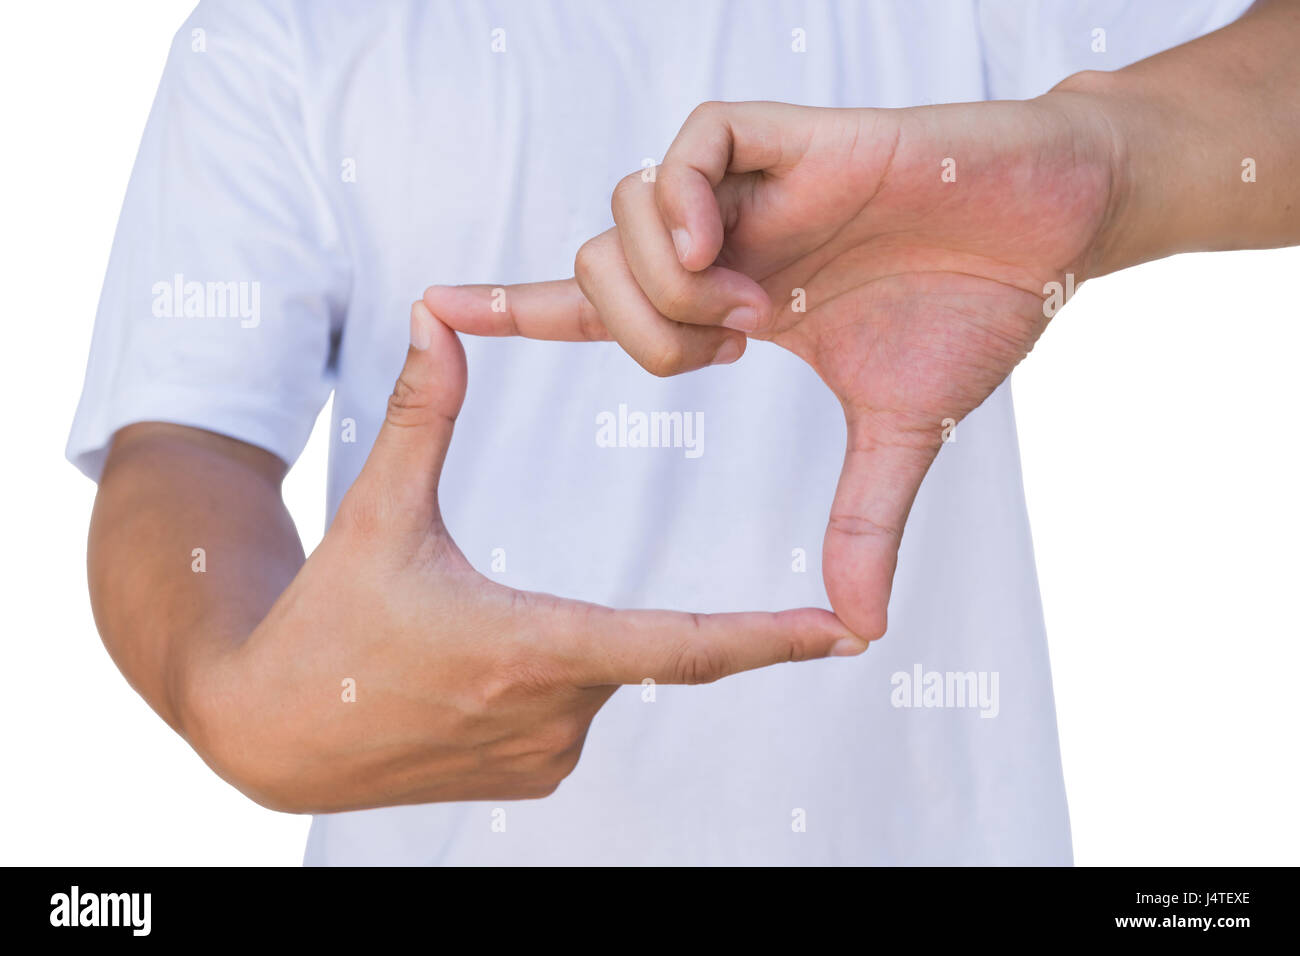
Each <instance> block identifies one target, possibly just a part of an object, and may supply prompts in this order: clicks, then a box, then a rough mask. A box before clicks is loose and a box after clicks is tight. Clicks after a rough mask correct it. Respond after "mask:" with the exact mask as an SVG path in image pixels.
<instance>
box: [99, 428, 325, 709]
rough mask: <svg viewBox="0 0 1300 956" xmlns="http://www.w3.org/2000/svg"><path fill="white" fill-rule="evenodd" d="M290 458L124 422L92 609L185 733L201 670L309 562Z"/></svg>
mask: <svg viewBox="0 0 1300 956" xmlns="http://www.w3.org/2000/svg"><path fill="white" fill-rule="evenodd" d="M284 472H285V466H284V465H283V463H281V462H280V461H279V460H278V459H277V458H275V456H273V455H271V454H270V453H269V452H265V451H262V450H260V449H256V448H253V447H251V446H249V445H246V444H243V443H242V442H238V441H235V440H233V439H229V438H224V437H222V436H219V435H215V434H212V433H210V432H204V431H199V430H197V429H192V428H184V427H182V426H178V425H165V424H157V423H146V424H141V425H133V426H129V427H127V428H124V429H123V430H122V431H121V432H119V433H118V435H117V437H116V439H115V441H114V444H113V448H112V451H111V452H110V454H109V457H108V461H107V463H106V465H105V468H104V473H103V477H102V478H101V480H100V487H99V494H98V496H97V497H96V499H95V510H94V515H93V517H92V519H91V526H90V544H89V562H88V563H89V576H90V595H91V604H92V606H93V608H94V612H95V621H96V624H97V625H98V627H99V631H100V634H101V635H102V636H103V639H104V643H105V645H106V646H107V648H108V650H109V653H110V654H111V655H112V656H113V659H114V661H116V663H117V665H118V667H119V668H121V670H122V673H123V674H125V675H126V677H127V679H128V680H129V681H130V682H131V685H132V686H133V687H135V689H136V690H137V691H139V692H140V694H141V695H142V696H143V697H144V698H145V699H146V700H147V701H148V702H149V704H150V705H151V706H152V707H153V708H154V710H156V711H157V712H158V713H159V715H161V716H162V717H163V719H164V720H166V721H167V722H168V723H169V724H170V725H171V726H172V727H173V728H175V729H176V730H177V731H179V732H181V733H182V734H187V731H192V729H193V728H192V727H187V723H188V711H189V707H190V704H191V702H190V701H189V700H188V698H187V694H188V689H189V687H190V685H191V682H192V679H193V677H194V676H195V675H196V674H197V673H199V672H200V671H201V670H202V669H203V668H204V667H210V666H212V665H213V663H214V662H215V661H216V659H217V658H218V657H219V656H220V655H221V654H222V652H224V651H227V650H230V649H231V648H233V647H235V646H237V645H238V644H239V643H241V642H242V641H243V640H244V639H245V638H246V637H247V636H248V635H249V634H250V633H251V632H252V630H253V628H254V627H256V625H257V624H258V622H260V621H261V619H262V618H263V617H264V616H265V614H266V612H267V610H269V609H270V607H271V605H272V604H273V603H274V602H275V599H276V597H277V596H278V595H279V594H280V592H281V591H283V590H284V588H285V586H286V585H287V584H288V583H289V581H290V580H291V579H292V578H293V575H294V574H295V573H296V572H297V570H298V568H299V567H301V565H302V562H303V553H302V545H301V544H300V543H299V540H298V535H297V532H296V530H295V529H294V526H293V522H292V520H291V519H290V517H289V514H288V511H287V510H286V509H285V507H284V504H283V502H282V501H281V498H280V481H281V479H282V478H283V476H284Z"/></svg>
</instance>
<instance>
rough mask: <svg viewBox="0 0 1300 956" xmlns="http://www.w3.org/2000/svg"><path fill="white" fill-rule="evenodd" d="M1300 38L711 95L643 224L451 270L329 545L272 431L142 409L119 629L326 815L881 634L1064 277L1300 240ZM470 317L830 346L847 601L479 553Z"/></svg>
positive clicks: (639, 190) (564, 755) (433, 796)
mask: <svg viewBox="0 0 1300 956" xmlns="http://www.w3.org/2000/svg"><path fill="white" fill-rule="evenodd" d="M1298 45H1300V3H1297V2H1296V0H1275V2H1272V3H1266V4H1259V5H1257V7H1256V8H1255V9H1254V10H1253V11H1252V12H1251V13H1250V14H1249V15H1248V16H1246V17H1244V18H1243V19H1242V20H1241V21H1239V22H1238V23H1236V24H1233V25H1232V26H1230V27H1228V28H1225V29H1224V30H1222V31H1219V32H1218V33H1216V34H1213V35H1211V36H1208V37H1205V38H1202V39H1201V40H1198V41H1195V42H1194V43H1191V44H1187V45H1186V46H1184V47H1180V48H1178V49H1176V50H1174V51H1170V52H1168V53H1165V54H1161V55H1160V56H1157V57H1153V58H1151V59H1149V60H1146V61H1143V62H1142V63H1139V64H1136V65H1134V66H1132V67H1129V68H1127V69H1125V70H1121V71H1118V72H1117V73H1114V74H1092V73H1088V74H1079V75H1077V76H1075V77H1072V78H1070V79H1069V80H1067V81H1066V82H1065V83H1063V84H1062V85H1061V86H1059V87H1058V88H1057V89H1056V90H1054V91H1053V92H1052V93H1049V94H1047V95H1046V96H1043V97H1039V98H1038V99H1036V100H1032V101H1028V102H1020V103H983V104H964V105H954V106H943V107H928V108H922V109H910V110H889V111H886V110H814V109H807V108H800V107H793V106H788V105H783V104H730V105H728V104H706V105H705V106H703V107H701V108H700V109H698V110H697V111H696V112H695V113H694V114H692V116H691V118H690V120H688V122H687V124H686V125H685V126H684V127H683V129H682V132H681V133H680V134H679V136H678V138H677V140H676V141H675V142H674V144H673V146H672V148H671V149H670V150H669V152H668V154H667V155H666V157H665V161H664V163H663V165H662V166H661V167H660V168H659V170H658V175H657V177H656V179H655V181H654V182H651V183H646V182H644V181H643V180H642V179H641V177H640V175H639V174H637V175H635V176H632V177H629V178H628V179H627V180H625V181H624V182H623V183H622V184H620V186H619V188H618V190H617V191H616V193H615V196H614V203H613V206H614V214H615V222H616V227H615V229H613V230H611V231H610V232H608V233H606V234H604V235H602V236H600V237H596V238H595V239H593V240H592V241H591V242H589V243H588V244H586V245H585V246H584V247H583V250H582V252H581V253H580V254H579V256H578V260H577V263H576V264H575V278H574V279H573V280H565V281H559V282H552V283H541V284H536V285H530V286H517V287H510V288H509V291H508V294H507V304H508V310H507V311H506V312H505V313H496V312H493V311H491V308H490V304H489V303H490V290H489V289H487V288H485V287H460V288H434V289H430V290H429V291H428V292H426V294H425V296H424V300H423V303H417V304H416V306H415V307H413V310H412V348H411V350H410V352H409V353H408V356H407V362H406V366H405V368H404V369H403V372H402V375H401V377H400V379H399V381H398V383H397V386H396V388H395V390H394V393H393V397H392V399H391V400H390V403H389V409H388V418H387V421H386V423H385V425H384V427H383V429H382V430H381V434H380V436H379V438H378V440H377V441H376V443H375V446H374V448H373V450H372V452H371V455H370V458H369V459H368V461H367V463H366V466H365V468H364V469H363V471H362V473H361V475H360V477H359V478H358V480H357V482H356V483H355V484H354V486H353V487H352V488H351V490H350V491H349V492H348V494H347V496H346V497H345V499H344V501H343V503H342V506H341V508H340V511H339V514H338V515H337V516H336V519H335V521H334V522H333V524H332V525H331V527H330V530H329V532H328V533H327V534H326V536H325V538H324V540H323V542H322V543H321V545H320V547H319V548H318V549H317V550H316V551H315V552H313V554H312V555H311V557H310V558H307V559H306V560H304V557H303V553H302V548H301V545H300V544H299V541H298V538H297V534H296V532H295V530H294V528H293V524H292V522H291V520H290V518H289V515H288V513H287V511H286V509H285V507H284V505H283V502H282V500H281V498H280V483H281V481H282V479H283V477H284V474H285V471H286V467H285V465H284V464H283V463H282V462H280V461H279V460H278V459H276V458H275V457H274V456H273V455H271V454H269V453H267V452H265V451H262V450H260V449H257V448H254V447H252V446H249V445H246V444H244V443H241V442H238V441H235V440H233V439H229V438H225V437H222V436H218V435H213V434H210V433H207V432H203V431H199V430H196V429H191V428H184V427H181V426H175V425H167V424H162V423H150V422H146V423H140V424H137V425H132V426H129V427H127V428H124V429H122V430H121V431H120V432H118V434H117V435H116V437H115V440H114V443H113V446H112V449H111V451H110V454H109V456H108V460H107V463H106V466H105V469H104V472H103V475H102V478H101V481H100V489H99V495H98V497H97V499H96V505H95V512H94V515H93V518H92V522H91V532H90V545H89V572H90V588H91V599H92V605H93V607H94V611H95V616H96V622H97V624H98V626H99V629H100V633H101V635H102V636H103V639H104V642H105V644H106V646H107V647H108V649H109V651H110V653H111V654H112V655H113V658H114V660H115V661H116V662H117V663H118V665H119V667H120V668H121V669H122V671H123V673H124V674H125V675H126V677H127V679H128V680H129V681H130V682H131V684H132V686H134V687H135V688H136V689H137V690H138V691H139V692H140V693H141V694H142V695H143V696H144V697H145V699H146V700H148V701H149V703H150V704H151V705H152V706H153V707H154V709H155V710H156V711H157V712H158V713H159V714H160V715H161V716H162V717H163V718H164V719H165V720H167V721H168V723H170V724H171V725H172V726H173V727H174V728H175V729H176V730H177V731H178V732H180V733H181V734H182V735H184V736H185V737H186V739H187V740H189V742H190V743H191V744H192V745H193V746H194V747H195V749H196V750H197V751H198V752H199V754H200V755H202V756H203V758H204V759H205V760H207V761H208V763H209V764H210V765H211V766H212V767H213V768H214V769H215V770H216V771H217V772H218V773H220V774H221V775H222V776H223V777H225V778H226V779H227V780H229V781H230V782H231V783H233V784H234V785H235V786H237V787H239V788H240V789H241V790H243V791H244V792H245V793H246V794H248V795H249V796H250V797H252V798H253V799H255V800H258V801H259V802H261V803H263V804H264V805H266V806H270V807H274V808H277V809H283V810H290V811H299V812H318V811H333V810H346V809H359V808H364V807H374V806H387V805H393V804H401V803H417V802H433V801H441V800H471V799H515V798H525V797H540V796H544V795H546V794H548V793H550V792H551V791H553V790H554V788H555V787H556V786H557V785H558V783H559V782H560V781H561V780H562V779H563V777H564V776H565V775H566V774H567V773H568V772H569V771H570V770H571V769H572V768H573V766H574V765H575V763H576V761H577V759H578V757H579V754H580V752H581V747H582V743H583V740H584V738H585V735H586V731H587V728H588V726H589V724H590V721H591V718H592V716H593V715H594V714H595V713H596V712H597V710H598V709H599V707H600V706H601V705H602V704H603V703H604V701H605V700H606V699H607V698H608V697H609V695H610V694H611V693H612V691H613V690H614V688H616V687H617V686H618V685H619V684H622V683H633V684H637V683H640V682H641V681H642V680H643V679H644V678H647V677H649V678H652V679H654V680H656V681H659V682H683V683H697V682H703V681H709V680H714V679H717V678H720V677H722V676H724V675H726V674H730V673H734V672H736V671H740V670H745V669H749V668H753V667H761V666H766V665H770V664H773V663H780V662H786V661H792V660H805V659H808V658H814V657H821V656H826V655H828V654H851V653H859V652H861V650H862V649H863V648H864V647H865V645H864V643H863V640H866V639H874V638H876V637H878V636H880V635H881V634H883V633H884V630H885V627H886V618H885V607H886V604H887V601H888V596H889V589H890V587H891V583H892V577H893V572H894V567H895V563H896V560H897V549H898V542H899V540H900V538H901V535H902V533H903V529H904V526H905V523H906V518H907V513H908V510H909V509H910V507H911V503H912V500H913V498H914V496H915V494H916V490H917V487H918V486H919V484H920V481H921V479H922V477H923V476H924V474H925V472H926V469H927V468H928V467H929V464H930V462H931V461H932V460H933V458H934V456H935V454H936V453H937V451H938V449H939V447H940V445H941V439H942V428H943V421H944V419H953V420H956V421H960V420H961V419H962V417H964V415H965V414H967V413H968V412H969V411H970V410H972V409H973V408H975V407H976V406H977V405H978V404H979V403H980V402H981V401H983V400H984V398H985V397H987V396H988V394H989V393H990V392H991V391H992V390H993V389H994V388H995V387H996V386H997V385H998V384H999V383H1000V382H1001V381H1002V380H1003V379H1004V378H1005V377H1006V375H1007V374H1008V373H1009V372H1010V370H1011V369H1012V368H1013V367H1014V366H1015V365H1016V364H1017V363H1018V362H1019V361H1020V360H1021V359H1022V358H1023V357H1024V356H1025V355H1026V354H1027V353H1028V351H1029V350H1030V348H1032V346H1033V344H1034V341H1035V340H1036V339H1037V337H1038V335H1039V334H1040V333H1041V332H1042V330H1043V328H1044V326H1045V325H1046V324H1047V317H1046V316H1045V314H1044V311H1043V300H1044V285H1045V284H1046V283H1048V282H1052V281H1057V282H1061V281H1063V280H1064V276H1065V273H1067V272H1070V273H1073V274H1074V275H1075V281H1076V284H1078V283H1079V282H1082V281H1083V280H1085V279H1086V278H1088V277H1090V276H1094V275H1101V274H1104V273H1106V272H1109V271H1113V270H1115V269H1119V268H1123V267H1125V266H1127V265H1132V264H1134V263H1137V262H1142V261H1146V260H1148V259H1152V258H1157V257H1159V256H1163V255H1169V254H1171V253H1174V252H1180V251H1188V250H1192V249H1226V248H1248V247H1264V246H1276V245H1284V244H1291V243H1296V242H1300V217H1298V216H1297V214H1296V201H1297V193H1300V168H1298V167H1300V115H1298V113H1300V97H1297V96H1296V95H1295V91H1296V90H1297V88H1300V64H1298V62H1297V60H1296V58H1295V57H1294V55H1293V51H1294V49H1295V48H1296V47H1297V46H1298ZM1244 156H1251V157H1253V158H1255V159H1256V161H1257V163H1258V168H1259V171H1260V172H1259V181H1258V182H1256V183H1252V184H1249V185H1246V184H1243V183H1242V182H1241V180H1240V175H1239V174H1240V169H1241V160H1242V158H1243V157H1244ZM949 157H950V158H953V159H955V160H956V163H957V165H956V174H957V178H956V181H955V182H944V181H942V179H941V176H940V174H941V172H942V166H941V163H942V161H943V160H944V159H945V158H949ZM795 289H802V290H803V295H804V301H805V303H806V310H804V311H797V310H795V309H794V308H793V305H794V302H795V299H794V297H793V292H794V290H795ZM430 311H432V313H433V315H431V314H430ZM434 315H436V316H437V319H435V318H434ZM439 320H441V321H439ZM444 323H447V324H446V325H444ZM448 325H450V326H452V327H454V328H456V329H459V330H462V331H466V332H472V333H477V334H492V335H505V334H521V335H528V336H533V337H537V338H550V339H608V338H613V339H615V340H617V341H618V342H619V343H620V344H621V345H623V347H624V348H626V349H627V350H628V351H629V353H631V354H632V355H633V356H634V357H636V358H637V360H638V361H639V362H640V363H641V364H642V365H644V366H645V367H646V368H647V369H648V370H650V371H651V372H654V373H655V374H659V375H670V374H677V373H680V372H684V371H689V370H690V369H693V368H698V367H700V366H702V365H706V364H709V363H711V362H715V361H721V362H728V361H735V360H737V359H738V358H740V356H741V354H742V352H743V350H744V347H745V344H746V342H747V339H748V338H749V337H754V338H762V339H765V340H770V341H772V342H774V343H776V344H777V345H780V346H782V347H785V348H788V349H790V350H791V351H792V352H794V353H795V354H797V355H799V356H800V357H801V358H803V359H804V360H805V361H807V362H808V363H809V364H810V365H812V366H813V367H814V368H815V369H816V370H817V371H818V373H819V374H820V375H821V377H822V379H823V380H824V381H825V382H826V383H827V385H828V387H830V388H831V389H832V390H833V391H834V392H835V394H836V395H837V396H839V398H840V401H841V403H842V405H843V407H844V414H845V417H846V421H847V422H848V425H849V429H848V434H849V443H848V448H847V451H846V458H845V467H844V472H843V475H842V476H841V479H840V484H839V488H838V490H837V494H836V497H835V503H834V506H833V509H832V513H831V516H830V522H829V525H828V529H827V535H826V543H825V560H824V566H825V573H826V584H827V590H828V593H829V596H830V598H831V603H832V606H833V608H834V610H835V611H836V613H837V614H838V618H837V617H836V616H834V615H831V614H830V613H828V612H825V611H820V610H817V609H802V610H797V611H789V612H783V613H782V614H776V615H772V614H724V615H690V614H682V613H674V612H665V611H637V612H626V611H614V610H611V609H608V608H601V607H596V606H593V605H588V604H582V603H578V602H573V601H566V600H563V599H561V598H557V597H552V596H550V595H541V594H533V593H524V592H518V591H512V590H510V589H508V588H504V587H502V586H500V585H499V584H496V583H495V582H491V581H488V580H487V579H485V578H483V577H482V576H480V575H478V574H477V573H476V572H475V571H474V570H473V569H472V568H471V567H470V566H469V564H468V563H467V562H466V561H465V559H464V557H463V555H462V554H461V553H460V551H459V550H458V549H457V547H456V545H455V543H454V542H453V541H452V540H451V539H450V537H449V536H448V535H447V532H446V529H445V528H444V526H443V524H442V521H441V519H440V517H439V512H438V504H437V488H438V476H439V474H440V470H441V466H442V462H443V459H444V457H445V454H446V450H447V447H448V444H449V442H450V440H451V433H452V424H453V422H454V419H455V417H456V414H457V412H458V410H459V408H460V403H461V400H462V398H463V395H464V389H465V382H466V371H465V362H464V354H463V352H462V350H461V348H460V344H459V342H458V340H457V339H456V337H455V335H454V334H453V332H452V331H450V329H449V328H448V327H447V326H448ZM199 546H201V547H204V548H205V549H206V552H207V571H206V572H205V573H204V574H196V573H193V572H192V571H191V569H190V563H189V562H190V549H191V548H193V547H199ZM346 678H352V679H354V680H355V681H356V693H357V700H358V702H357V703H356V704H349V705H345V704H342V703H341V697H340V695H341V690H342V688H341V685H342V682H343V681H344V679H346Z"/></svg>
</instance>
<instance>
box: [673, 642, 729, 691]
mask: <svg viewBox="0 0 1300 956" xmlns="http://www.w3.org/2000/svg"><path fill="white" fill-rule="evenodd" d="M728 665H729V661H728V658H727V654H726V652H725V651H723V650H722V649H721V648H718V647H714V646H711V645H708V644H698V643H695V642H686V643H683V644H682V645H681V646H680V647H678V649H677V650H676V651H674V652H673V654H672V657H671V658H670V659H669V662H668V672H669V674H671V675H672V677H673V679H674V681H675V682H676V683H679V684H712V683H713V682H714V681H716V680H719V679H720V678H722V677H723V676H725V675H726V674H727V673H728V672H729V666H728Z"/></svg>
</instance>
